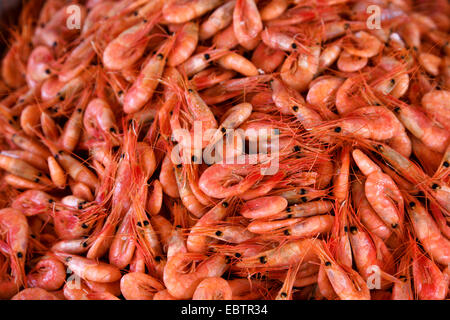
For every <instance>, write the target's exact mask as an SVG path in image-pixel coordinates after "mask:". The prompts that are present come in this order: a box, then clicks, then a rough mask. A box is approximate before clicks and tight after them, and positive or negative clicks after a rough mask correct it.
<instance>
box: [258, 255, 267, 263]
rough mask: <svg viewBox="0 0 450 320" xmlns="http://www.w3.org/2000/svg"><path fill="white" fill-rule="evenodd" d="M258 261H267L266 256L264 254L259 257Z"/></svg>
mask: <svg viewBox="0 0 450 320" xmlns="http://www.w3.org/2000/svg"><path fill="white" fill-rule="evenodd" d="M259 262H261V263H267V257H266V256H262V257H259Z"/></svg>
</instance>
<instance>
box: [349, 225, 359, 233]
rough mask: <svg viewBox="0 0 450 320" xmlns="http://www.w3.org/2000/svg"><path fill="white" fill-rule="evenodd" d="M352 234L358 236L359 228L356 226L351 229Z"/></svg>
mask: <svg viewBox="0 0 450 320" xmlns="http://www.w3.org/2000/svg"><path fill="white" fill-rule="evenodd" d="M350 232H351V233H352V234H356V233H357V232H358V228H356V227H355V226H352V227H350Z"/></svg>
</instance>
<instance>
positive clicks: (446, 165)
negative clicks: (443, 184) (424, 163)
mask: <svg viewBox="0 0 450 320" xmlns="http://www.w3.org/2000/svg"><path fill="white" fill-rule="evenodd" d="M442 165H443V166H444V167H446V168H448V167H449V166H450V163H448V161H444V163H443V164H442Z"/></svg>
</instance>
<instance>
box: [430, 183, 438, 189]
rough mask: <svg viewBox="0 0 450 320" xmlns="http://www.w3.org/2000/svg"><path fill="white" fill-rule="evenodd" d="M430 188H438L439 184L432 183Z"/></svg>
mask: <svg viewBox="0 0 450 320" xmlns="http://www.w3.org/2000/svg"><path fill="white" fill-rule="evenodd" d="M431 188H432V189H433V190H436V189H438V188H439V185H438V184H437V183H433V185H432V186H431Z"/></svg>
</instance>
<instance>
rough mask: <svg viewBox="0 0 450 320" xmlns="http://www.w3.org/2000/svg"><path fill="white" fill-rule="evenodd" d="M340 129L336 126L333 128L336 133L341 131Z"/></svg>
mask: <svg viewBox="0 0 450 320" xmlns="http://www.w3.org/2000/svg"><path fill="white" fill-rule="evenodd" d="M341 130H342V128H341V127H336V128H334V132H337V133H339V132H341Z"/></svg>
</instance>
